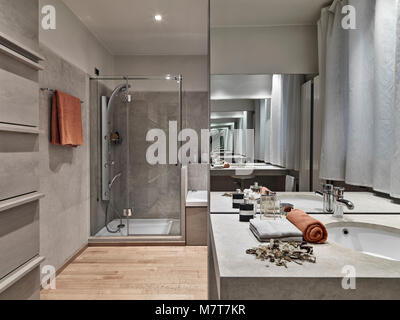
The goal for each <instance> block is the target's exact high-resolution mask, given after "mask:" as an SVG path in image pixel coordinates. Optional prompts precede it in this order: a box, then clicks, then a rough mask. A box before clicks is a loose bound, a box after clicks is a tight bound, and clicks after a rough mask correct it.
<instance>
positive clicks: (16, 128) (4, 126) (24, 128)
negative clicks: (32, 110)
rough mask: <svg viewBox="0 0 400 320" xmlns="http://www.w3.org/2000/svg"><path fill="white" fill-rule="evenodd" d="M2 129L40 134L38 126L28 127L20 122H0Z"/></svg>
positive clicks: (0, 128)
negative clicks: (19, 123)
mask: <svg viewBox="0 0 400 320" xmlns="http://www.w3.org/2000/svg"><path fill="white" fill-rule="evenodd" d="M0 131H7V132H18V133H31V134H39V129H38V128H37V127H28V126H22V125H18V124H8V123H1V122H0Z"/></svg>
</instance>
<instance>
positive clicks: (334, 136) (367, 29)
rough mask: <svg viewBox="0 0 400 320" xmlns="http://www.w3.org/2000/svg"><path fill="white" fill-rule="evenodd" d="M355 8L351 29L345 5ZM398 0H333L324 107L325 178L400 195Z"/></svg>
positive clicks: (324, 55)
mask: <svg viewBox="0 0 400 320" xmlns="http://www.w3.org/2000/svg"><path fill="white" fill-rule="evenodd" d="M347 4H349V5H352V6H354V7H355V9H356V29H355V30H345V29H343V28H342V25H341V21H342V19H343V17H344V15H343V13H342V8H343V6H344V5H347ZM399 12H400V11H399V1H398V0H348V1H339V0H337V1H334V2H333V4H332V5H331V6H330V7H328V8H324V9H323V10H322V12H321V19H320V20H319V22H318V37H319V56H320V61H319V65H320V80H321V92H320V98H321V101H322V106H323V132H322V145H321V166H320V178H321V179H327V180H338V181H345V182H346V183H348V184H352V185H358V186H366V187H372V188H373V189H374V190H376V191H380V192H384V193H388V194H390V195H391V196H393V197H396V198H400V180H399V179H400V134H399V130H400V129H399V126H400V115H399V113H400V107H399V106H400V96H399V95H400V79H399V78H400V77H399V72H400V38H399V34H400V19H399Z"/></svg>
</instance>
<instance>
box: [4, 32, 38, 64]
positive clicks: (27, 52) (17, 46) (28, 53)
mask: <svg viewBox="0 0 400 320" xmlns="http://www.w3.org/2000/svg"><path fill="white" fill-rule="evenodd" d="M0 44H2V45H4V46H5V47H8V48H10V49H11V50H13V51H15V52H17V53H19V54H21V55H23V56H24V57H26V58H28V59H30V60H33V61H35V62H39V61H42V60H44V57H43V56H42V55H41V54H40V53H38V52H36V51H35V50H32V49H30V48H28V47H27V46H25V45H24V44H22V43H20V42H19V41H17V40H15V39H12V38H11V37H10V36H8V35H6V34H4V33H3V32H1V31H0Z"/></svg>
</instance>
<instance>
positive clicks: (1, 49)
mask: <svg viewBox="0 0 400 320" xmlns="http://www.w3.org/2000/svg"><path fill="white" fill-rule="evenodd" d="M0 53H4V54H5V55H7V56H9V57H11V58H14V59H15V60H17V61H19V62H21V63H23V64H25V65H27V66H28V67H30V68H32V69H34V70H43V67H42V66H41V65H40V64H39V63H37V62H35V61H33V60H31V59H29V58H27V57H25V56H23V55H22V54H20V53H18V52H16V51H14V50H12V49H10V48H8V47H6V46H5V45H3V44H0Z"/></svg>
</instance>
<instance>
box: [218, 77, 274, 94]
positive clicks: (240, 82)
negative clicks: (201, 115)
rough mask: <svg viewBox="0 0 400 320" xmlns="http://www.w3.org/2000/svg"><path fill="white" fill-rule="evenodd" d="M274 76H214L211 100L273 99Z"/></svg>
mask: <svg viewBox="0 0 400 320" xmlns="http://www.w3.org/2000/svg"><path fill="white" fill-rule="evenodd" d="M271 91H272V75H269V74H260V75H246V74H243V75H242V74H239V75H212V76H211V100H230V99H266V98H270V97H271Z"/></svg>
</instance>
